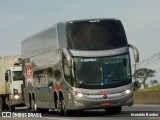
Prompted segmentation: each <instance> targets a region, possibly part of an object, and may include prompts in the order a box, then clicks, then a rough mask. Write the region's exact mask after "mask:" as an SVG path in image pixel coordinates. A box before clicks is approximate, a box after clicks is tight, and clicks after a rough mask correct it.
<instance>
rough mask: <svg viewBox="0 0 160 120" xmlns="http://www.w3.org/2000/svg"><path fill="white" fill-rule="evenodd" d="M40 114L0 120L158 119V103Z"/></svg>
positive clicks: (17, 109)
mask: <svg viewBox="0 0 160 120" xmlns="http://www.w3.org/2000/svg"><path fill="white" fill-rule="evenodd" d="M16 112H17V113H27V114H28V113H31V114H32V112H31V111H29V110H27V109H26V108H16ZM39 115H40V114H39ZM41 115H42V117H37V118H36V117H30V118H18V117H12V118H8V117H1V118H0V120H8V119H12V120H21V119H23V120H125V119H126V120H160V105H138V104H137V105H134V106H132V107H123V108H122V112H121V113H120V114H106V113H105V111H104V110H101V109H100V110H87V111H81V112H74V113H72V115H71V116H69V117H61V116H59V115H58V112H56V111H50V112H49V113H43V114H41ZM139 115H140V116H139ZM157 115H158V117H157ZM148 116H150V117H148Z"/></svg>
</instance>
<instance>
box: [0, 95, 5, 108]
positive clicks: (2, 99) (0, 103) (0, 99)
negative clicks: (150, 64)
mask: <svg viewBox="0 0 160 120" xmlns="http://www.w3.org/2000/svg"><path fill="white" fill-rule="evenodd" d="M5 106H6V103H5V97H3V96H1V97H0V111H4V110H5Z"/></svg>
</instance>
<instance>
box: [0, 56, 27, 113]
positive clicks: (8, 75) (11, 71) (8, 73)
mask: <svg viewBox="0 0 160 120" xmlns="http://www.w3.org/2000/svg"><path fill="white" fill-rule="evenodd" d="M20 62H21V58H20V57H19V56H3V57H0V111H4V110H6V109H8V108H9V109H10V111H14V110H15V107H18V106H24V105H25V104H24V99H23V80H22V66H21V63H20Z"/></svg>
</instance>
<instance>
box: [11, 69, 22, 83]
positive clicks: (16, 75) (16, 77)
mask: <svg viewBox="0 0 160 120" xmlns="http://www.w3.org/2000/svg"><path fill="white" fill-rule="evenodd" d="M12 74H13V81H18V80H22V71H13V72H12Z"/></svg>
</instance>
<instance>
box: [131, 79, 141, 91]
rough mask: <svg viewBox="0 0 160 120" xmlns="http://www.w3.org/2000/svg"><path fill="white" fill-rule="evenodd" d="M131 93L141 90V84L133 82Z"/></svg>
mask: <svg viewBox="0 0 160 120" xmlns="http://www.w3.org/2000/svg"><path fill="white" fill-rule="evenodd" d="M132 85H133V91H136V90H139V89H140V88H141V83H140V82H139V81H138V80H137V81H134V82H133V84H132Z"/></svg>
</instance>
